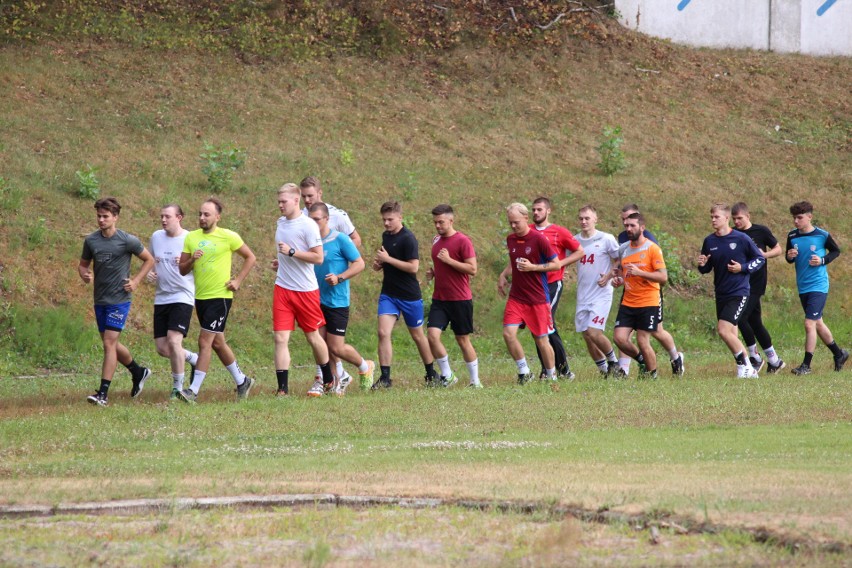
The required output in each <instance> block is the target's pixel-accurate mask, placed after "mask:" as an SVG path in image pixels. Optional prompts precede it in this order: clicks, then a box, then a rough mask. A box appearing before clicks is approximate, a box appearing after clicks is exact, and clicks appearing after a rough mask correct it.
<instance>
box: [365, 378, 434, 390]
mask: <svg viewBox="0 0 852 568" xmlns="http://www.w3.org/2000/svg"><path fill="white" fill-rule="evenodd" d="M381 379H382V377H379V380H381ZM388 380H390V379H388ZM423 380H424V381H426V388H427V389H431V388H435V387H438V386H441V382H440V381H439V380H438V375H426V376H425V377H423ZM373 386H376V385H375V384H374V385H373ZM388 386H390V385H388Z"/></svg>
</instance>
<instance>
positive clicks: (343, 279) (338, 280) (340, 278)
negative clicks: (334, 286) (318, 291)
mask: <svg viewBox="0 0 852 568" xmlns="http://www.w3.org/2000/svg"><path fill="white" fill-rule="evenodd" d="M341 282H346V278H344V277H343V276H341V275H340V274H338V275H337V283H338V284H340V283H341Z"/></svg>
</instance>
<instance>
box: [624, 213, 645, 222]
mask: <svg viewBox="0 0 852 568" xmlns="http://www.w3.org/2000/svg"><path fill="white" fill-rule="evenodd" d="M627 218H628V219H636V221H637V222H638V223H639V224H640V225H644V224H645V216H644V215H642V214H641V213H639V212H638V211H636V212H635V213H631V214H630V215H628V216H627Z"/></svg>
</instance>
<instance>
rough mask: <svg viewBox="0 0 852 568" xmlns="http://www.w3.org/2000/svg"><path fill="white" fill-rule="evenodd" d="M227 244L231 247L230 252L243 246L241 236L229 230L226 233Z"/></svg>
mask: <svg viewBox="0 0 852 568" xmlns="http://www.w3.org/2000/svg"><path fill="white" fill-rule="evenodd" d="M228 244H229V245H230V247H231V252H234V251H235V250H238V249H239V248H240V247H241V246H243V244H244V243H243V238H242V237H241V236H240V235H239V234H238V233H235V232H234V231H230V234H229V235H228Z"/></svg>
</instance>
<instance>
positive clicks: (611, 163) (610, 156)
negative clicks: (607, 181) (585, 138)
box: [598, 126, 627, 176]
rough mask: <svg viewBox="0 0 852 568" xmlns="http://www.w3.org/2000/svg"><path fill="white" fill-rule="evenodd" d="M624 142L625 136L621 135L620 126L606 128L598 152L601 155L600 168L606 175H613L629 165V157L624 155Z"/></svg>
mask: <svg viewBox="0 0 852 568" xmlns="http://www.w3.org/2000/svg"><path fill="white" fill-rule="evenodd" d="M622 144H624V138H623V137H622V136H621V127H620V126H616V127H614V128H613V127H612V126H607V127H605V128H604V131H603V137H602V138H601V143H600V145H599V146H598V154H600V156H601V161H600V162H599V163H598V168H600V170H601V172H603V174H604V175H607V176H611V175H612V174H614V173H616V172H619V171H621V170H623V169H624V168H626V167H627V159H626V158H625V156H624V150H622V149H621V145H622Z"/></svg>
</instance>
